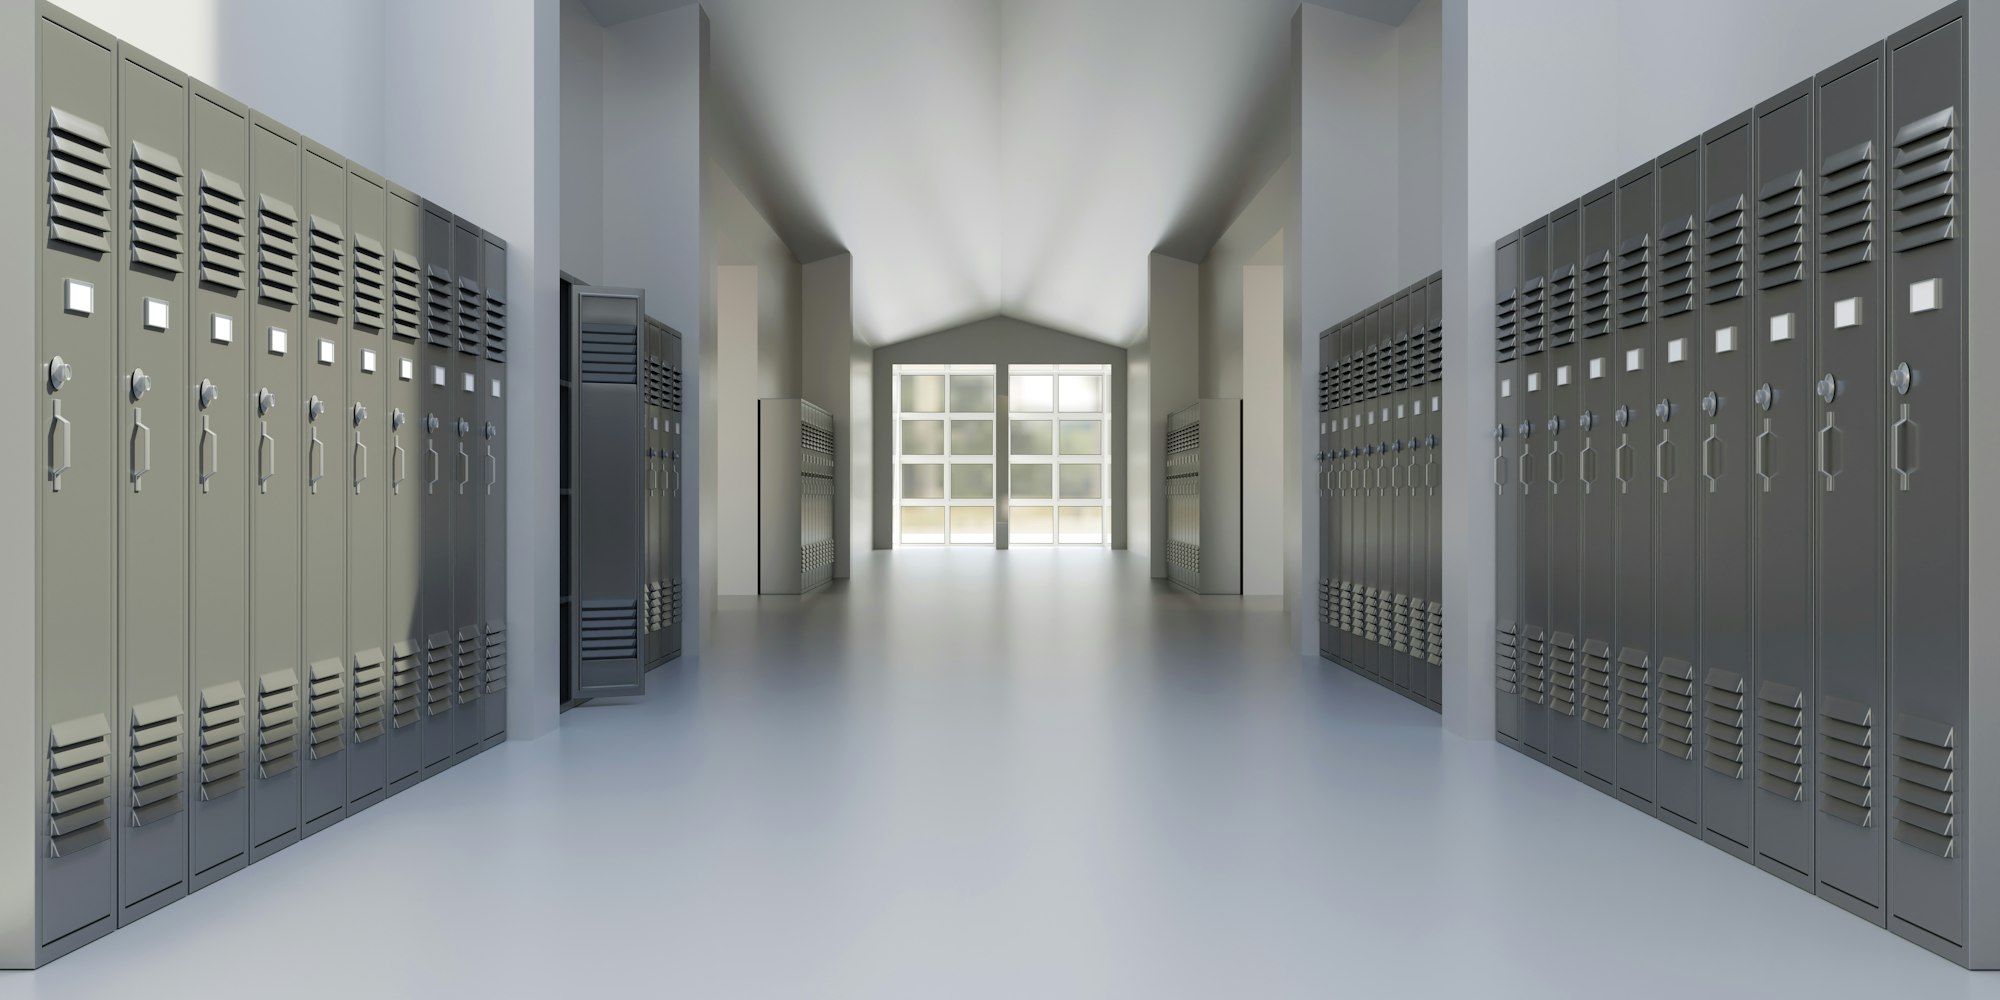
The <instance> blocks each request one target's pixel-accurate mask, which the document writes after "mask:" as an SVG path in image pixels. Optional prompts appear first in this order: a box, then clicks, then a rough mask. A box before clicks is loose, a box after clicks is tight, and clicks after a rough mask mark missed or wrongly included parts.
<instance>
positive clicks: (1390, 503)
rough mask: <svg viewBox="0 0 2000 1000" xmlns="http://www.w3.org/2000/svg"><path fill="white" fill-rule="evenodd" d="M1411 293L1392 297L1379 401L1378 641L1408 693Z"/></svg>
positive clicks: (1393, 673)
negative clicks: (1381, 546) (1384, 483)
mask: <svg viewBox="0 0 2000 1000" xmlns="http://www.w3.org/2000/svg"><path fill="white" fill-rule="evenodd" d="M1413 305H1414V303H1412V302H1411V300H1410V296H1409V294H1408V293H1407V292H1406V293H1404V294H1401V295H1398V296H1397V297H1396V300H1395V303H1394V306H1393V310H1394V312H1393V314H1392V319H1391V321H1390V322H1391V333H1390V342H1389V349H1388V352H1387V353H1388V359H1387V360H1388V366H1389V382H1388V389H1389V393H1388V396H1387V398H1386V400H1385V401H1384V404H1383V413H1384V414H1385V415H1386V417H1387V421H1386V422H1387V424H1388V427H1387V430H1386V433H1385V434H1384V442H1383V447H1384V448H1386V449H1387V451H1388V457H1387V461H1388V465H1389V485H1388V488H1387V491H1386V492H1385V494H1384V495H1385V497H1386V498H1387V502H1386V503H1385V504H1384V507H1385V510H1384V511H1383V522H1384V523H1383V529H1384V530H1383V532H1382V537H1383V541H1384V542H1385V543H1387V546H1388V549H1387V552H1386V553H1385V557H1384V559H1383V569H1384V571H1385V574H1386V575H1385V580H1386V583H1387V587H1386V589H1387V591H1388V593H1387V595H1386V596H1385V597H1384V598H1383V601H1384V607H1383V617H1384V619H1385V622H1384V630H1383V635H1382V644H1383V646H1385V647H1386V649H1387V651H1388V654H1389V665H1390V666H1389V669H1390V675H1391V677H1392V679H1393V682H1394V684H1395V688H1396V690H1397V691H1400V692H1402V693H1404V694H1409V693H1410V692H1411V691H1412V690H1413V687H1412V685H1413V684H1414V683H1415V680H1416V676H1417V675H1416V673H1415V670H1416V664H1414V663H1412V662H1411V661H1410V562H1409V542H1410V521H1409V509H1410V505H1409V500H1408V497H1409V494H1410V490H1409V485H1410V483H1409V476H1408V475H1407V474H1406V473H1407V470H1408V469H1409V459H1410V449H1409V444H1408V438H1409V432H1408V427H1409V419H1410V369H1409V358H1410V327H1411V322H1412V317H1411V309H1412V306H1413Z"/></svg>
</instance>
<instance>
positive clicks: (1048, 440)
mask: <svg viewBox="0 0 2000 1000" xmlns="http://www.w3.org/2000/svg"><path fill="white" fill-rule="evenodd" d="M1011 430H1012V431H1013V433H1012V434H1010V435H1008V437H1007V440H1008V442H1009V444H1008V448H1010V449H1012V450H1013V452H1014V454H1016V455H1051V454H1054V453H1055V450H1056V425H1055V422H1054V421H1052V420H1016V421H1013V427H1012V428H1011Z"/></svg>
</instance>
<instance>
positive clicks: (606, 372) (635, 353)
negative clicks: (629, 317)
mask: <svg viewBox="0 0 2000 1000" xmlns="http://www.w3.org/2000/svg"><path fill="white" fill-rule="evenodd" d="M581 335H582V341H583V342H582V343H581V344H579V345H577V347H578V350H579V353H580V354H581V357H580V358H579V362H580V364H579V367H580V368H581V369H582V373H583V380H584V381H585V382H597V383H606V384H613V385H631V384H633V383H635V382H637V381H638V380H639V329H638V327H634V326H627V325H624V324H621V323H584V324H582V330H581Z"/></svg>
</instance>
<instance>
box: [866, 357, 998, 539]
mask: <svg viewBox="0 0 2000 1000" xmlns="http://www.w3.org/2000/svg"><path fill="white" fill-rule="evenodd" d="M895 375H896V377H895V379H894V383H893V384H894V386H895V394H896V395H895V399H894V400H893V401H892V408H893V409H894V411H895V413H896V434H895V454H896V465H897V475H896V476H895V482H896V530H895V539H896V544H897V545H899V546H903V545H984V546H991V545H992V544H993V540H994V506H993V505H994V499H995V493H996V485H997V484H996V476H995V470H994V461H993V453H994V432H995V429H996V428H995V419H996V415H997V412H998V406H997V404H998V399H997V397H996V392H995V389H996V386H995V382H996V380H997V376H996V374H995V372H994V369H993V366H992V365H897V366H896V371H895Z"/></svg>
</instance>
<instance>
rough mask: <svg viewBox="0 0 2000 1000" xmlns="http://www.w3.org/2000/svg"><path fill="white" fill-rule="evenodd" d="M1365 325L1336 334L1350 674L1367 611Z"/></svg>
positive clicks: (1345, 655)
mask: <svg viewBox="0 0 2000 1000" xmlns="http://www.w3.org/2000/svg"><path fill="white" fill-rule="evenodd" d="M1360 336H1361V321H1360V320H1359V319H1358V318H1356V319H1349V320H1348V321H1347V323H1346V324H1344V325H1342V326H1341V327H1340V328H1339V329H1338V331H1337V332H1336V333H1335V335H1334V337H1335V341H1336V343H1337V345H1338V346H1337V347H1336V348H1335V350H1336V351H1337V353H1338V357H1339V371H1338V373H1337V374H1336V376H1335V379H1336V382H1337V385H1338V389H1337V390H1336V395H1337V401H1338V405H1339V407H1340V409H1339V415H1340V430H1339V437H1338V441H1339V445H1340V446H1339V448H1338V449H1337V451H1336V453H1335V469H1334V475H1333V488H1334V496H1335V498H1336V501H1337V504H1338V509H1337V510H1336V511H1335V517H1336V518H1337V519H1338V521H1339V533H1340V536H1341V544H1340V572H1339V574H1338V575H1339V577H1340V580H1339V583H1337V584H1336V585H1335V587H1334V594H1335V597H1334V602H1335V605H1336V607H1335V612H1334V613H1335V616H1336V617H1337V618H1338V619H1339V624H1340V635H1339V637H1338V642H1339V646H1338V651H1339V656H1340V661H1341V662H1342V663H1343V664H1345V665H1346V666H1347V667H1348V669H1350V670H1355V671H1360V670H1361V666H1360V653H1361V637H1360V635H1359V632H1360V628H1361V607H1360V590H1359V588H1358V586H1357V584H1356V582H1355V581H1356V580H1357V579H1358V575H1357V574H1358V572H1359V570H1358V567H1359V565H1360V560H1361V543H1360V539H1359V538H1358V537H1357V534H1358V533H1357V529H1356V519H1357V518H1358V517H1359V516H1360V504H1359V492H1360V489H1359V485H1358V480H1359V478H1360V468H1361V459H1360V454H1359V450H1360V440H1361V438H1360V431H1359V430H1358V429H1357V428H1356V427H1355V419H1356V417H1357V416H1358V415H1359V413H1360V407H1359V405H1358V404H1357V402H1356V400H1357V399H1358V397H1359V394H1360V392H1359V384H1358V376H1357V375H1356V365H1357V358H1358V357H1359V355H1360Z"/></svg>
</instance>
